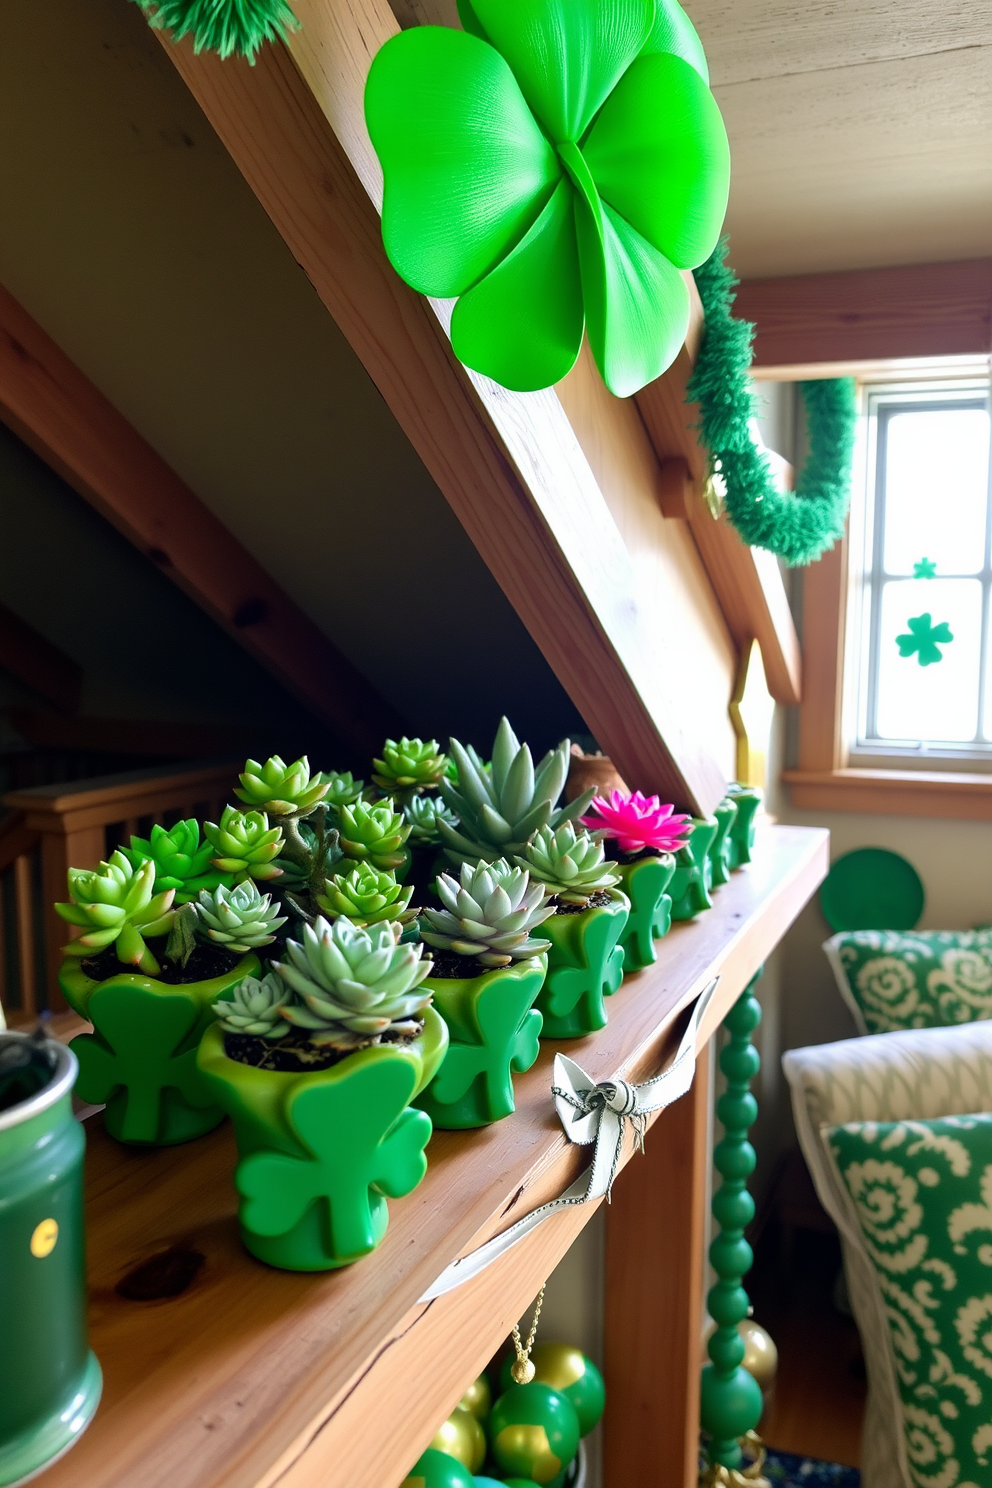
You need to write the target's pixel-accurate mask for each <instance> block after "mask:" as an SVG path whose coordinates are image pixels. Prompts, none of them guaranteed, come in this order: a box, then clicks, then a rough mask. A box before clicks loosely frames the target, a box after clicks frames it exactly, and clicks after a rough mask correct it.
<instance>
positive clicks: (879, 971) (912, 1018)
mask: <svg viewBox="0 0 992 1488" xmlns="http://www.w3.org/2000/svg"><path fill="white" fill-rule="evenodd" d="M823 949H824V951H825V953H826V956H827V960H828V961H829V962H830V965H831V966H832V967H833V971H834V976H835V977H836V978H837V985H838V987H839V988H840V993H841V996H842V997H843V998H844V1001H845V1002H846V1003H847V1004H848V1006H849V1007H850V1009H851V1012H852V1013H853V1014H854V1021H855V1022H856V1023H857V1025H858V1032H859V1033H893V1032H895V1031H896V1030H901V1029H904V1028H945V1027H947V1026H948V1024H951V1023H975V1022H977V1021H978V1020H980V1019H983V1018H992V930H908V931H898V930H850V931H843V932H842V933H841V934H840V935H834V936H832V937H831V938H830V940H828V941H827V942H826V944H825V945H824V947H823ZM990 1482H992V1479H990Z"/></svg>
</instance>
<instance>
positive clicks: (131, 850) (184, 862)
mask: <svg viewBox="0 0 992 1488" xmlns="http://www.w3.org/2000/svg"><path fill="white" fill-rule="evenodd" d="M120 850H121V852H122V853H123V854H124V856H125V857H126V858H127V860H128V862H129V863H130V864H131V866H132V867H134V868H138V867H140V865H141V864H142V863H144V862H148V861H149V860H150V861H151V862H153V863H154V864H155V888H156V890H158V891H161V890H162V889H175V891H176V903H177V904H188V903H189V901H190V900H191V899H195V898H196V896H197V894H198V893H199V892H200V890H201V889H215V888H216V887H217V885H218V884H230V883H231V875H230V874H229V873H220V872H218V870H217V869H216V868H212V867H211V864H210V859H211V855H212V854H213V848H212V847H211V846H210V843H209V842H201V841H200V824H199V822H198V821H197V820H196V819H195V817H190V818H189V820H188V821H178V822H176V824H175V826H172V827H169V828H168V829H166V828H165V827H160V826H159V825H158V824H157V823H156V824H155V825H154V826H153V827H152V830H151V833H150V834H149V836H148V837H147V838H145V837H132V838H131V846H130V847H122V848H121V849H120Z"/></svg>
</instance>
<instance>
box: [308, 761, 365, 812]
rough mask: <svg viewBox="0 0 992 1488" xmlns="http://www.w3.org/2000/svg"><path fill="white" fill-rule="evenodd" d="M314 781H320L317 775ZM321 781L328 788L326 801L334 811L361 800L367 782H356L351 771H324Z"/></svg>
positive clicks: (320, 777)
mask: <svg viewBox="0 0 992 1488" xmlns="http://www.w3.org/2000/svg"><path fill="white" fill-rule="evenodd" d="M314 779H315V780H316V779H318V777H317V776H316V775H315V776H314ZM319 779H320V780H321V782H322V783H323V784H324V785H326V786H327V794H326V796H325V797H324V800H325V801H326V802H327V805H328V806H330V807H331V808H332V810H337V809H338V808H339V807H341V806H352V805H353V804H354V803H355V802H356V801H358V800H361V797H362V793H363V791H364V790H365V781H364V780H356V779H355V777H354V775H352V773H351V771H350V770H324V771H322V772H321V774H320V776H319Z"/></svg>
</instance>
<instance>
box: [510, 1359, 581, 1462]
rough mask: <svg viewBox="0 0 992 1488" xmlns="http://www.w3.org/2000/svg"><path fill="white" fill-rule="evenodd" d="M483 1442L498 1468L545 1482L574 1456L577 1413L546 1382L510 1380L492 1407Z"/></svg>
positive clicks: (577, 1422) (577, 1436)
mask: <svg viewBox="0 0 992 1488" xmlns="http://www.w3.org/2000/svg"><path fill="white" fill-rule="evenodd" d="M489 1441H490V1445H491V1447H492V1454H493V1458H494V1460H495V1462H496V1464H497V1466H498V1467H500V1468H501V1469H502V1470H503V1471H504V1472H508V1473H513V1474H515V1475H516V1476H517V1477H519V1476H520V1475H521V1474H523V1475H524V1476H525V1477H528V1478H530V1479H531V1481H532V1482H535V1483H541V1484H544V1485H547V1484H550V1483H553V1482H554V1480H555V1478H557V1477H558V1475H559V1474H560V1473H561V1471H562V1470H563V1468H565V1467H567V1466H568V1464H569V1462H571V1460H572V1458H573V1457H574V1456H575V1452H576V1448H577V1447H578V1445H579V1418H578V1416H577V1415H576V1414H575V1407H574V1406H573V1405H572V1402H571V1401H570V1400H569V1399H567V1397H566V1396H564V1395H562V1394H561V1393H560V1392H559V1391H558V1390H552V1388H551V1386H550V1385H544V1384H541V1383H540V1382H539V1381H538V1380H532V1381H531V1383H530V1384H528V1385H511V1386H510V1388H509V1389H508V1390H506V1391H505V1392H504V1393H503V1394H502V1395H501V1396H500V1397H499V1399H498V1400H497V1401H496V1404H495V1405H494V1406H493V1409H492V1415H491V1416H490V1417H489Z"/></svg>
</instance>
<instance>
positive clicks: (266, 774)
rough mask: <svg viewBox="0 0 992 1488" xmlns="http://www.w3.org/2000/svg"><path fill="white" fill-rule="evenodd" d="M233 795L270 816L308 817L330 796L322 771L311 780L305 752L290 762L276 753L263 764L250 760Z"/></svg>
mask: <svg viewBox="0 0 992 1488" xmlns="http://www.w3.org/2000/svg"><path fill="white" fill-rule="evenodd" d="M234 794H235V795H236V796H237V797H238V798H239V800H242V801H245V802H246V803H247V804H248V805H249V806H253V807H255V809H256V810H258V811H265V812H268V814H269V815H270V816H309V815H310V813H311V812H312V811H313V810H314V809H315V808H316V807H317V806H318V805H319V804H320V802H321V801H322V800H323V799H324V797H325V796H326V795H327V783H326V782H325V780H324V777H323V776H322V775H320V774H317V775H314V776H313V778H312V779H311V776H310V763H309V761H308V759H307V757H306V755H304V756H303V758H302V759H298V760H297V761H296V763H295V764H292V765H287V764H286V763H285V762H284V761H283V760H281V759H280V758H279V756H278V755H277V754H273V755H272V756H271V757H270V758H269V759H267V760H266V761H265V764H264V765H260V764H259V763H258V761H257V760H248V761H247V763H246V764H245V768H244V773H243V774H242V776H241V785H240V787H239V786H235V788H234Z"/></svg>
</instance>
